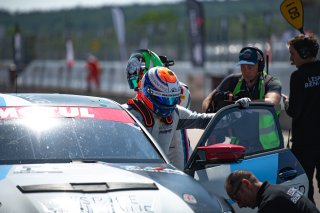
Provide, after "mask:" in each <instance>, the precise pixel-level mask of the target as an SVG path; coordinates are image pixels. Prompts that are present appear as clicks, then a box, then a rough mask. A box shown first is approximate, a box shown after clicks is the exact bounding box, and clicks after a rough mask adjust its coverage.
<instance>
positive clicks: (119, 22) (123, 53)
mask: <svg viewBox="0 0 320 213" xmlns="http://www.w3.org/2000/svg"><path fill="white" fill-rule="evenodd" d="M111 13H112V20H113V25H114V28H115V31H116V34H117V38H118V43H119V48H120V58H121V61H127V60H128V57H127V47H126V31H125V18H124V13H123V10H122V9H121V8H119V7H114V8H112V9H111Z"/></svg>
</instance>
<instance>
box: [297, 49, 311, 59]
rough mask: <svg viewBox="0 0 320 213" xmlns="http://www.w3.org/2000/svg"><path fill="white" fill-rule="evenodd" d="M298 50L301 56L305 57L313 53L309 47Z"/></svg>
mask: <svg viewBox="0 0 320 213" xmlns="http://www.w3.org/2000/svg"><path fill="white" fill-rule="evenodd" d="M297 52H298V54H299V56H300V57H301V58H303V59H307V58H308V57H309V56H310V55H311V52H310V50H309V48H307V47H303V48H301V49H299V50H298V51H297Z"/></svg>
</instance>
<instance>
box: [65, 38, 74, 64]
mask: <svg viewBox="0 0 320 213" xmlns="http://www.w3.org/2000/svg"><path fill="white" fill-rule="evenodd" d="M66 63H67V68H68V70H71V69H72V67H73V64H74V51H73V43H72V40H71V39H68V40H67V41H66Z"/></svg>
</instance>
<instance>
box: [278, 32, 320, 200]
mask: <svg viewBox="0 0 320 213" xmlns="http://www.w3.org/2000/svg"><path fill="white" fill-rule="evenodd" d="M288 45H289V52H290V60H291V64H292V65H295V66H296V67H297V68H298V69H297V70H296V71H294V72H293V73H292V74H291V77H290V97H289V101H288V98H287V97H285V96H284V104H285V109H286V112H287V113H288V115H289V116H290V117H292V140H291V141H292V152H293V153H294V154H295V156H296V157H297V159H298V160H299V162H300V163H301V165H302V167H303V168H304V170H305V172H306V174H307V176H308V179H309V194H308V197H309V199H310V200H311V201H313V202H314V199H313V193H314V189H313V175H314V172H315V169H316V170H317V172H316V179H317V182H318V189H319V190H320V143H319V139H318V138H319V133H318V131H319V130H320V122H319V120H320V110H319V109H320V61H318V60H316V56H317V54H318V50H319V44H318V42H317V40H316V39H315V37H314V36H313V35H310V36H305V35H298V36H295V37H294V38H292V39H291V40H290V41H289V42H288Z"/></svg>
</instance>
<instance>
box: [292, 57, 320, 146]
mask: <svg viewBox="0 0 320 213" xmlns="http://www.w3.org/2000/svg"><path fill="white" fill-rule="evenodd" d="M286 111H287V113H288V115H289V116H290V117H292V142H293V143H294V144H295V145H296V146H308V147H310V146H313V147H318V148H319V147H320V143H319V140H317V138H319V133H318V131H319V130H320V61H316V62H312V63H308V64H303V65H301V66H300V67H299V68H298V70H296V71H294V72H293V73H292V74H291V77H290V96H289V108H288V109H287V110H286Z"/></svg>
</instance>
